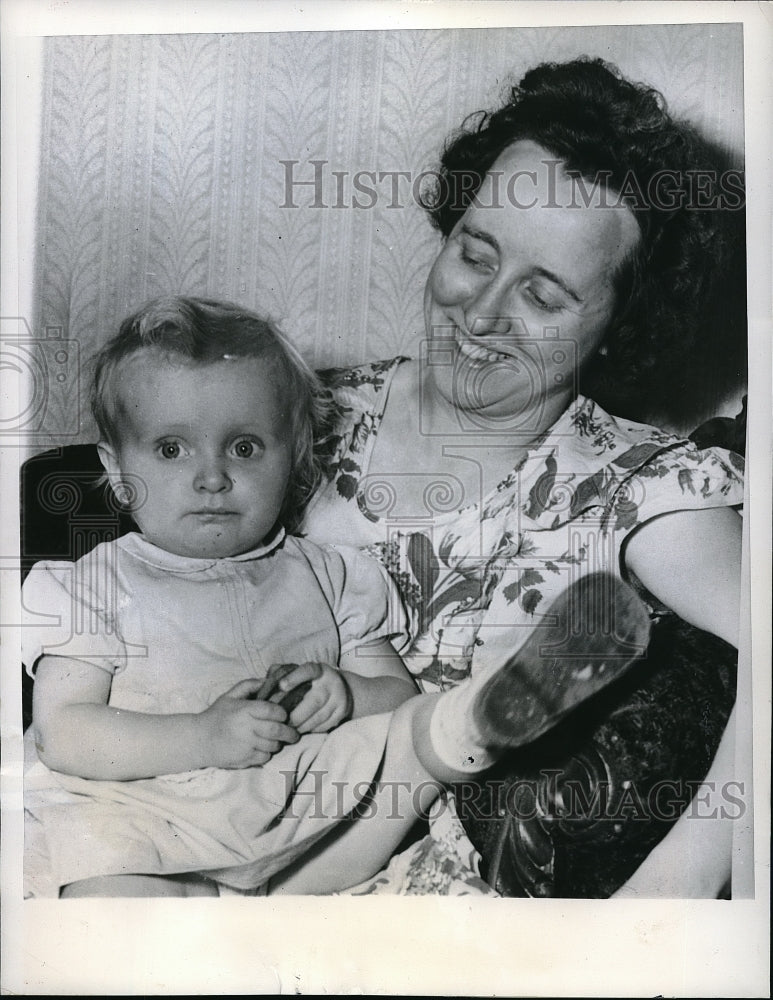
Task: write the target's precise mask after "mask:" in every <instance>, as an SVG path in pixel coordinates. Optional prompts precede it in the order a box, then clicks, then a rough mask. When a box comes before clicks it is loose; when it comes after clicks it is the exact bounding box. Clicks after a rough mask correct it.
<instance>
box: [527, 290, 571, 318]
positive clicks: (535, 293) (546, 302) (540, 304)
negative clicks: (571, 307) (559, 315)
mask: <svg viewBox="0 0 773 1000" xmlns="http://www.w3.org/2000/svg"><path fill="white" fill-rule="evenodd" d="M526 294H527V295H528V296H529V298H530V299H531V301H532V302H533V303H534V304H535V305H536V306H537V308H538V309H541V310H542V311H543V312H559V311H560V310H561V309H563V308H564V306H565V302H564V301H563V297H562V296H559V295H556V294H554V293H552V292H550V291H547V290H546V289H545V288H542V287H541V286H538V285H534V284H529V285H527V286H526Z"/></svg>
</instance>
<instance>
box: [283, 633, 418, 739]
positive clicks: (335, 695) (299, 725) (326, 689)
mask: <svg viewBox="0 0 773 1000" xmlns="http://www.w3.org/2000/svg"><path fill="white" fill-rule="evenodd" d="M273 669H274V671H276V672H278V673H279V675H280V676H281V680H279V682H278V687H279V689H280V691H282V692H285V691H290V690H292V689H294V688H296V687H298V686H299V685H301V684H305V683H307V682H310V684H311V686H310V688H309V690H308V692H307V693H306V694H305V695H304V697H303V699H302V701H301V702H300V703H299V704H298V706H297V707H296V708H295V709H293V711H292V713H291V715H290V719H289V721H290V725H292V726H295V728H296V729H297V730H298V732H299V733H326V732H329V731H330V730H331V729H334V728H335V727H336V726H338V725H340V724H341V723H342V722H345V721H346V720H347V719H358V718H361V717H362V716H364V715H376V714H378V713H379V712H391V711H392V710H393V709H395V708H397V706H398V705H402V703H403V702H404V701H406V700H407V699H408V698H411V697H413V695H415V694H418V689H417V687H416V685H415V683H414V681H413V680H412V678H411V675H410V674H409V673H408V671H407V670H406V669H405V666H404V664H403V661H402V659H401V658H400V657H399V656H398V655H397V653H396V652H395V651H394V648H393V646H392V644H391V643H390V642H389V640H387V639H377V640H375V641H373V642H370V643H362V644H361V645H359V646H357V648H356V649H352V650H349V651H348V652H345V653H343V654H342V655H341V660H340V670H339V669H336V668H335V667H333V666H330V665H329V664H322V663H302V664H299V665H298V666H295V665H292V664H282V665H281V666H277V667H275V668H273ZM270 673H271V672H270Z"/></svg>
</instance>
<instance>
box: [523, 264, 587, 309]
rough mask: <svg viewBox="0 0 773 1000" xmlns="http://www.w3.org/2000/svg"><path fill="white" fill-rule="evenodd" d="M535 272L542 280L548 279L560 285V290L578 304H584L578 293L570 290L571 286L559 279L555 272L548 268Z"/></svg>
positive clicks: (537, 268)
mask: <svg viewBox="0 0 773 1000" xmlns="http://www.w3.org/2000/svg"><path fill="white" fill-rule="evenodd" d="M533 271H534V274H536V275H539V276H540V277H541V278H547V279H548V281H552V282H553V283H554V284H556V285H558V287H559V288H561V289H563V291H565V292H566V294H567V295H568V296H569V298H570V299H574V301H575V302H577V303H578V304H580V303H582V299H581V298H580V296H579V295H578V294H577V292H575V290H574V289H573V288H570V286H569V285H567V283H566V282H565V281H564V280H563V279H562V278H559V276H558V275H557V274H555V272H553V271H548V269H547V268H546V267H535V268H534V269H533Z"/></svg>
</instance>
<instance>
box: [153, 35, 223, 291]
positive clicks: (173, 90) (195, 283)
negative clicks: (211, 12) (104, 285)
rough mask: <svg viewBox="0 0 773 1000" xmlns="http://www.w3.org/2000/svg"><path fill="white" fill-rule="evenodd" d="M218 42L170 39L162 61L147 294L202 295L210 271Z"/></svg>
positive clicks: (188, 37)
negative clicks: (151, 266) (151, 275)
mask: <svg viewBox="0 0 773 1000" xmlns="http://www.w3.org/2000/svg"><path fill="white" fill-rule="evenodd" d="M217 52H218V39H217V36H212V35H176V36H164V37H163V38H162V39H161V42H160V51H159V55H158V61H159V68H161V67H163V72H159V84H158V96H157V99H156V101H157V112H156V121H155V129H154V142H153V177H152V191H151V198H152V204H153V213H152V216H151V232H150V244H151V246H150V251H151V255H152V257H153V263H154V266H155V273H154V280H153V282H152V284H151V283H150V282H149V285H148V291H149V294H169V293H184V292H185V293H195V292H197V291H198V292H201V290H202V289H203V287H204V286H205V284H206V278H207V270H208V263H207V257H208V250H209V229H210V226H211V222H212V218H211V203H210V194H211V189H212V175H213V145H214V144H213V132H212V122H213V118H214V107H215V104H216V101H217V87H216V83H217Z"/></svg>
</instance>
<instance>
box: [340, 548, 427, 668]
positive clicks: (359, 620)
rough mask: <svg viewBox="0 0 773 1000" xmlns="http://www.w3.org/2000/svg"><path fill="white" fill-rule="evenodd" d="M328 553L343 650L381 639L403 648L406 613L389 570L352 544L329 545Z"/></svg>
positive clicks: (405, 641)
mask: <svg viewBox="0 0 773 1000" xmlns="http://www.w3.org/2000/svg"><path fill="white" fill-rule="evenodd" d="M324 552H325V556H326V561H327V566H328V575H329V579H330V582H331V584H332V587H333V595H334V596H333V615H334V617H335V619H336V623H337V625H338V632H339V636H340V641H341V652H342V653H345V652H348V651H349V650H351V649H354V648H355V647H356V646H358V645H360V644H363V643H368V642H375V641H376V640H377V639H390V640H391V641H392V643H393V645H394V646H395V648H396V649H398V650H399V649H402V648H403V647H404V646H405V645H406V643H407V641H408V630H407V627H406V621H405V613H404V611H403V606H402V602H401V600H400V595H399V594H398V592H397V588H396V587H395V585H394V583H393V582H392V580H391V579H390V577H389V576H388V574H387V572H386V570H385V569H384V568H383V567H382V566H380V565H379V563H377V562H376V561H375V559H371V558H370V557H369V556H366V555H363V553H361V552H360V551H359V550H358V549H356V548H353V547H352V546H348V545H326V546H324Z"/></svg>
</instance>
